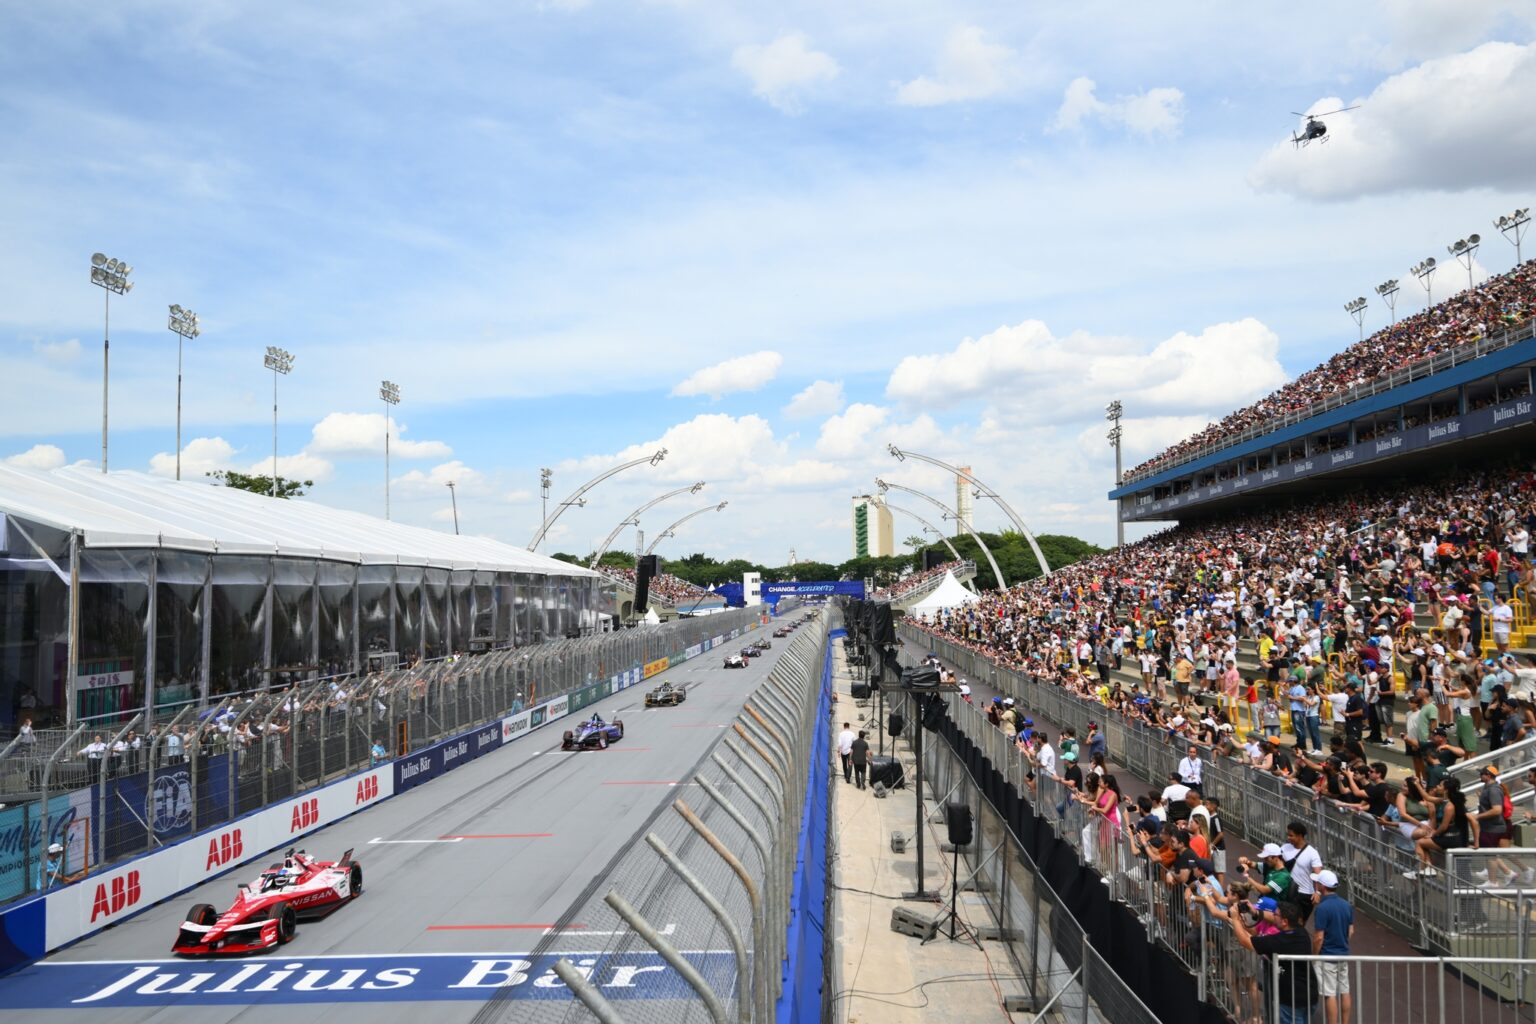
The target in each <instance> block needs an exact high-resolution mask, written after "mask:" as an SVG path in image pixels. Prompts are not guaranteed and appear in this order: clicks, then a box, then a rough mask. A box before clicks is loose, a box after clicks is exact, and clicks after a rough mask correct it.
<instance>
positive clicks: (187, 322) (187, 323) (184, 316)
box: [166, 306, 203, 480]
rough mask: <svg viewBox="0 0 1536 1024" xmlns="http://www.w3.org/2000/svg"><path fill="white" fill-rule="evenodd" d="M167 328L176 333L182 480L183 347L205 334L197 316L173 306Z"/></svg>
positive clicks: (178, 476)
mask: <svg viewBox="0 0 1536 1024" xmlns="http://www.w3.org/2000/svg"><path fill="white" fill-rule="evenodd" d="M166 326H167V327H168V328H170V329H171V330H172V331H175V332H176V479H177V480H180V479H181V346H182V344H183V343H184V342H188V341H191V340H192V339H193V338H196V337H197V336H198V335H199V334H202V333H203V329H202V326H201V325H200V324H199V323H198V320H197V314H196V313H194V312H192V311H191V310H190V309H183V308H182V307H181V306H172V307H171V311H170V320H169V322H167V324H166Z"/></svg>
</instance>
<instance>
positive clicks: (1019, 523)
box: [885, 444, 1051, 576]
mask: <svg viewBox="0 0 1536 1024" xmlns="http://www.w3.org/2000/svg"><path fill="white" fill-rule="evenodd" d="M885 450H886V451H888V452H890V453H891V454H892V455H893V456H895V458H896V461H898V462H905V461H906V460H907V457H908V456H911V457H912V458H914V459H917V460H918V461H919V462H926V463H928V464H929V465H930V466H938V467H939V468H940V469H947V470H949V472H951V473H953V474H955V476H958V477H961V478H963V479H965V480H968V481H969V482H970V484H971V486H972V487H974V488H976V491H977V495H978V496H979V497H986V498H991V499H992V500H993V501H994V502H996V503H997V506H998V507H999V508H1001V509H1002V510H1003V512H1004V514H1006V515H1007V516H1008V518H1009V519H1011V520H1012V521H1013V525H1014V526H1016V527H1017V528H1018V530H1019V532H1020V533H1022V534H1023V535H1024V539H1025V540H1026V541H1028V542H1029V548H1030V550H1031V551H1033V552H1034V553H1035V560H1036V561H1037V562H1039V563H1040V574H1041V575H1042V576H1049V575H1050V574H1051V564H1050V563H1049V562H1047V561H1046V560H1045V553H1044V552H1043V551H1041V550H1040V545H1039V544H1037V543H1035V535H1034V534H1033V533H1030V532H1029V527H1027V526H1025V525H1024V520H1023V519H1020V518H1019V514H1018V513H1017V512H1015V511H1014V510H1013V507H1012V506H1010V505H1009V504H1008V503H1007V502H1006V501H1004V500H1003V498H1002V495H1000V494H998V493H997V492H996V491H994V490H992V489H991V488H990V487H988V486H987V485H986V484H984V483H982V482H981V481H980V480H978V479H976V477H975V476H974V475H972V473H971V472H970V470H967V469H961V468H960V467H959V466H951V465H950V464H949V463H947V462H940V461H939V460H938V459H936V458H934V457H933V456H931V455H922V454H920V453H918V452H904V451H902V450H901V449H900V448H897V447H896V446H895V445H894V444H888V445H886V446H885Z"/></svg>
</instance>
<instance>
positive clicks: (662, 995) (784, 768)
mask: <svg viewBox="0 0 1536 1024" xmlns="http://www.w3.org/2000/svg"><path fill="white" fill-rule="evenodd" d="M830 614H831V612H830V610H829V611H828V612H823V613H822V614H821V615H820V616H819V617H818V619H817V621H815V622H813V623H811V624H810V625H808V626H806V627H805V628H802V629H801V630H799V631H798V632H797V633H796V634H794V636H793V637H792V638H791V639H790V640H789V641H788V642H787V649H786V650H785V652H784V653H783V654H782V655H781V656H780V657H779V659H778V661H777V662H776V663H775V665H774V667H773V668H772V670H770V672H769V674H768V677H767V679H766V680H765V681H764V682H763V683H762V684H760V685H759V686H758V687H757V688H756V689H755V690H754V691H753V692H752V694H751V695H750V696H749V697H748V698H747V700H746V702H745V705H744V707H743V709H742V711H741V713H740V714H739V715H737V717H736V719H735V720H734V721H733V722H732V723H731V725H730V727H729V729H728V730H727V731H726V732H725V734H724V735H723V736H722V737H721V738H720V739H719V740H718V741H717V742H716V743H714V744H712V745H711V747H710V749H709V750H708V751H707V752H706V753H705V755H704V756H703V757H702V758H701V759H700V761H699V763H698V765H697V766H696V767H695V768H694V769H693V770H692V771H690V772H689V773H687V774H686V775H684V776H683V777H682V778H681V779H679V780H678V782H677V784H676V787H675V792H676V793H677V797H676V798H675V799H674V800H672V801H671V802H669V803H664V804H662V805H661V806H659V807H658V808H657V810H656V812H655V814H654V815H653V816H652V818H651V820H650V821H649V822H648V823H647V824H646V825H645V826H643V831H644V832H645V835H644V838H643V842H637V843H635V844H634V845H632V846H630V847H628V848H626V850H625V851H624V852H623V853H621V854H620V856H619V858H618V859H617V860H616V861H615V862H614V863H612V864H610V865H609V867H608V869H607V870H605V871H604V872H603V873H602V874H601V875H599V876H598V877H597V878H596V879H594V881H593V883H592V885H591V886H589V887H588V889H587V893H586V895H584V896H582V897H579V898H578V899H577V900H576V902H575V903H574V904H573V905H572V906H571V907H570V908H569V909H568V910H567V911H566V913H565V914H564V916H563V917H562V918H561V919H560V921H559V922H557V923H556V925H555V926H554V927H553V928H551V929H550V930H549V931H548V932H547V933H546V935H545V937H544V938H543V939H542V940H541V942H540V944H539V947H538V948H537V949H536V950H535V951H534V953H535V954H541V953H545V952H557V953H558V952H562V951H563V949H562V947H561V946H560V945H559V943H560V939H561V937H562V936H565V935H570V936H573V937H575V938H577V939H579V940H584V942H585V944H584V945H583V952H582V953H581V954H575V953H572V954H571V956H570V957H568V958H562V959H561V960H560V961H558V963H557V966H556V967H555V971H556V973H557V975H558V976H559V977H560V979H561V981H562V982H564V984H565V985H566V986H567V987H568V988H569V989H570V990H571V994H572V995H573V996H574V997H575V1000H574V1001H571V1000H559V1001H545V1000H536V1001H534V1002H532V1003H529V1002H513V1001H511V998H510V990H503V992H502V994H501V995H502V996H505V997H506V998H502V997H501V996H498V997H496V998H493V999H492V1000H491V1002H490V1003H488V1004H487V1006H486V1007H485V1008H483V1009H482V1010H481V1011H480V1012H479V1013H478V1014H477V1015H476V1018H475V1020H476V1022H477V1024H488V1022H490V1021H496V1020H514V1019H515V1020H517V1021H519V1024H522V1022H526V1021H557V1020H558V1021H565V1020H569V1019H572V1018H576V1019H590V1018H591V1017H596V1018H598V1019H600V1020H602V1021H604V1022H605V1024H615V1022H620V1021H628V1022H654V1024H676V1022H677V1021H680V1020H686V1019H692V1018H694V1017H695V1016H697V1015H699V1014H700V1011H701V1010H702V1013H703V1014H705V1015H707V1017H708V1019H709V1020H711V1021H712V1022H714V1024H727V1022H737V1024H750V1022H752V1021H759V1022H763V1021H772V1020H773V1019H774V1012H775V1009H774V1008H775V1003H776V1001H777V999H778V998H779V995H780V993H781V991H782V989H783V973H782V970H781V964H782V963H783V962H784V959H785V956H786V938H787V929H788V925H789V921H790V911H791V906H790V898H791V896H792V893H793V887H794V873H795V864H796V856H797V853H798V846H799V844H798V841H797V840H798V837H799V835H800V830H801V820H802V814H803V812H804V809H805V799H806V780H807V772H808V771H809V770H810V766H811V762H812V759H814V758H819V757H823V756H824V755H825V745H824V744H813V742H812V737H813V735H814V733H815V729H816V725H817V709H818V708H819V707H820V706H821V705H820V701H821V695H822V685H821V684H822V671H823V664H824V659H825V657H826V650H827V631H828V625H829V624H828V616H829V615H830ZM808 912H814V913H819V912H820V908H819V907H817V908H810V909H809V910H808ZM573 921H579V922H581V924H580V925H579V926H576V925H571V924H570V922H573ZM658 955H659V956H660V957H661V959H662V960H663V961H665V962H666V963H667V965H669V966H670V967H671V969H672V971H673V972H674V974H675V975H676V977H677V981H676V982H675V984H670V985H669V986H668V987H665V988H663V989H661V990H658V991H655V992H654V993H653V997H652V998H646V999H638V1000H632V1001H625V1002H624V1003H622V1012H620V1010H618V1009H616V1008H615V1005H614V1004H612V1003H609V1002H608V1001H607V1000H606V999H605V998H604V996H603V995H602V993H601V991H600V990H599V987H598V985H597V984H596V983H594V982H592V981H589V978H591V977H592V976H593V975H594V974H595V973H596V970H599V969H601V966H614V965H622V964H633V963H637V962H644V963H652V964H653V963H654V962H655V960H656V957H657V956H658ZM573 959H574V960H575V961H577V962H573Z"/></svg>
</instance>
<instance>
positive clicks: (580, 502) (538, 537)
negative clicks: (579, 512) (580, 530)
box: [528, 448, 667, 551]
mask: <svg viewBox="0 0 1536 1024" xmlns="http://www.w3.org/2000/svg"><path fill="white" fill-rule="evenodd" d="M666 457H667V450H666V449H665V448H658V449H656V453H655V454H654V455H642V456H641V457H640V458H638V459H631V460H630V461H628V462H623V463H620V464H619V465H617V466H614V467H613V468H612V469H609V470H605V471H604V472H602V473H599V474H598V475H597V476H595V477H593V478H592V479H591V480H588V481H587V482H586V483H584V484H582V485H581V486H580V487H578V488H576V489H575V490H574V491H572V492H571V495H570V497H568V498H566V499H565V500H564V501H562V502H561V503H560V504H559V505H556V506H555V514H554V515H546V516H545V517H544V521H543V522H542V523H540V524H539V528H538V530H537V531H536V532H535V533H534V535H533V539H532V540H530V541H529V542H528V550H529V551H537V550H538V549H539V545H540V544H541V543H542V542H543V540H544V535H545V534H547V533H549V528H550V527H552V526H554V525H555V520H556V519H559V518H560V515H561V513H563V512H564V511H565V510H566V509H568V508H570V507H571V506H572V505H574V506H576V507H577V508H582V507H584V506H585V505H586V504H587V499H586V498H584V497H582V495H584V494H586V493H587V492H588V491H590V490H591V489H592V488H594V487H596V486H597V485H598V484H600V483H602V482H603V481H604V480H607V479H608V478H609V477H611V476H613V475H614V474H615V473H622V472H624V471H625V470H626V469H632V468H633V467H635V466H644V465H652V466H659V465H661V462H662V460H663V459H665V458H666ZM545 472H546V473H547V472H548V470H546V471H545Z"/></svg>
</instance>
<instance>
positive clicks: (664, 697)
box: [645, 683, 688, 708]
mask: <svg viewBox="0 0 1536 1024" xmlns="http://www.w3.org/2000/svg"><path fill="white" fill-rule="evenodd" d="M687 699H688V691H687V690H685V689H683V688H682V687H681V686H673V685H672V684H671V683H662V684H661V685H660V686H658V687H656V689H654V690H652V691H650V692H649V693H647V694H646V695H645V706H646V707H648V708H670V707H676V706H677V705H679V704H681V703H682V702H683V701H685V700H687Z"/></svg>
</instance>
